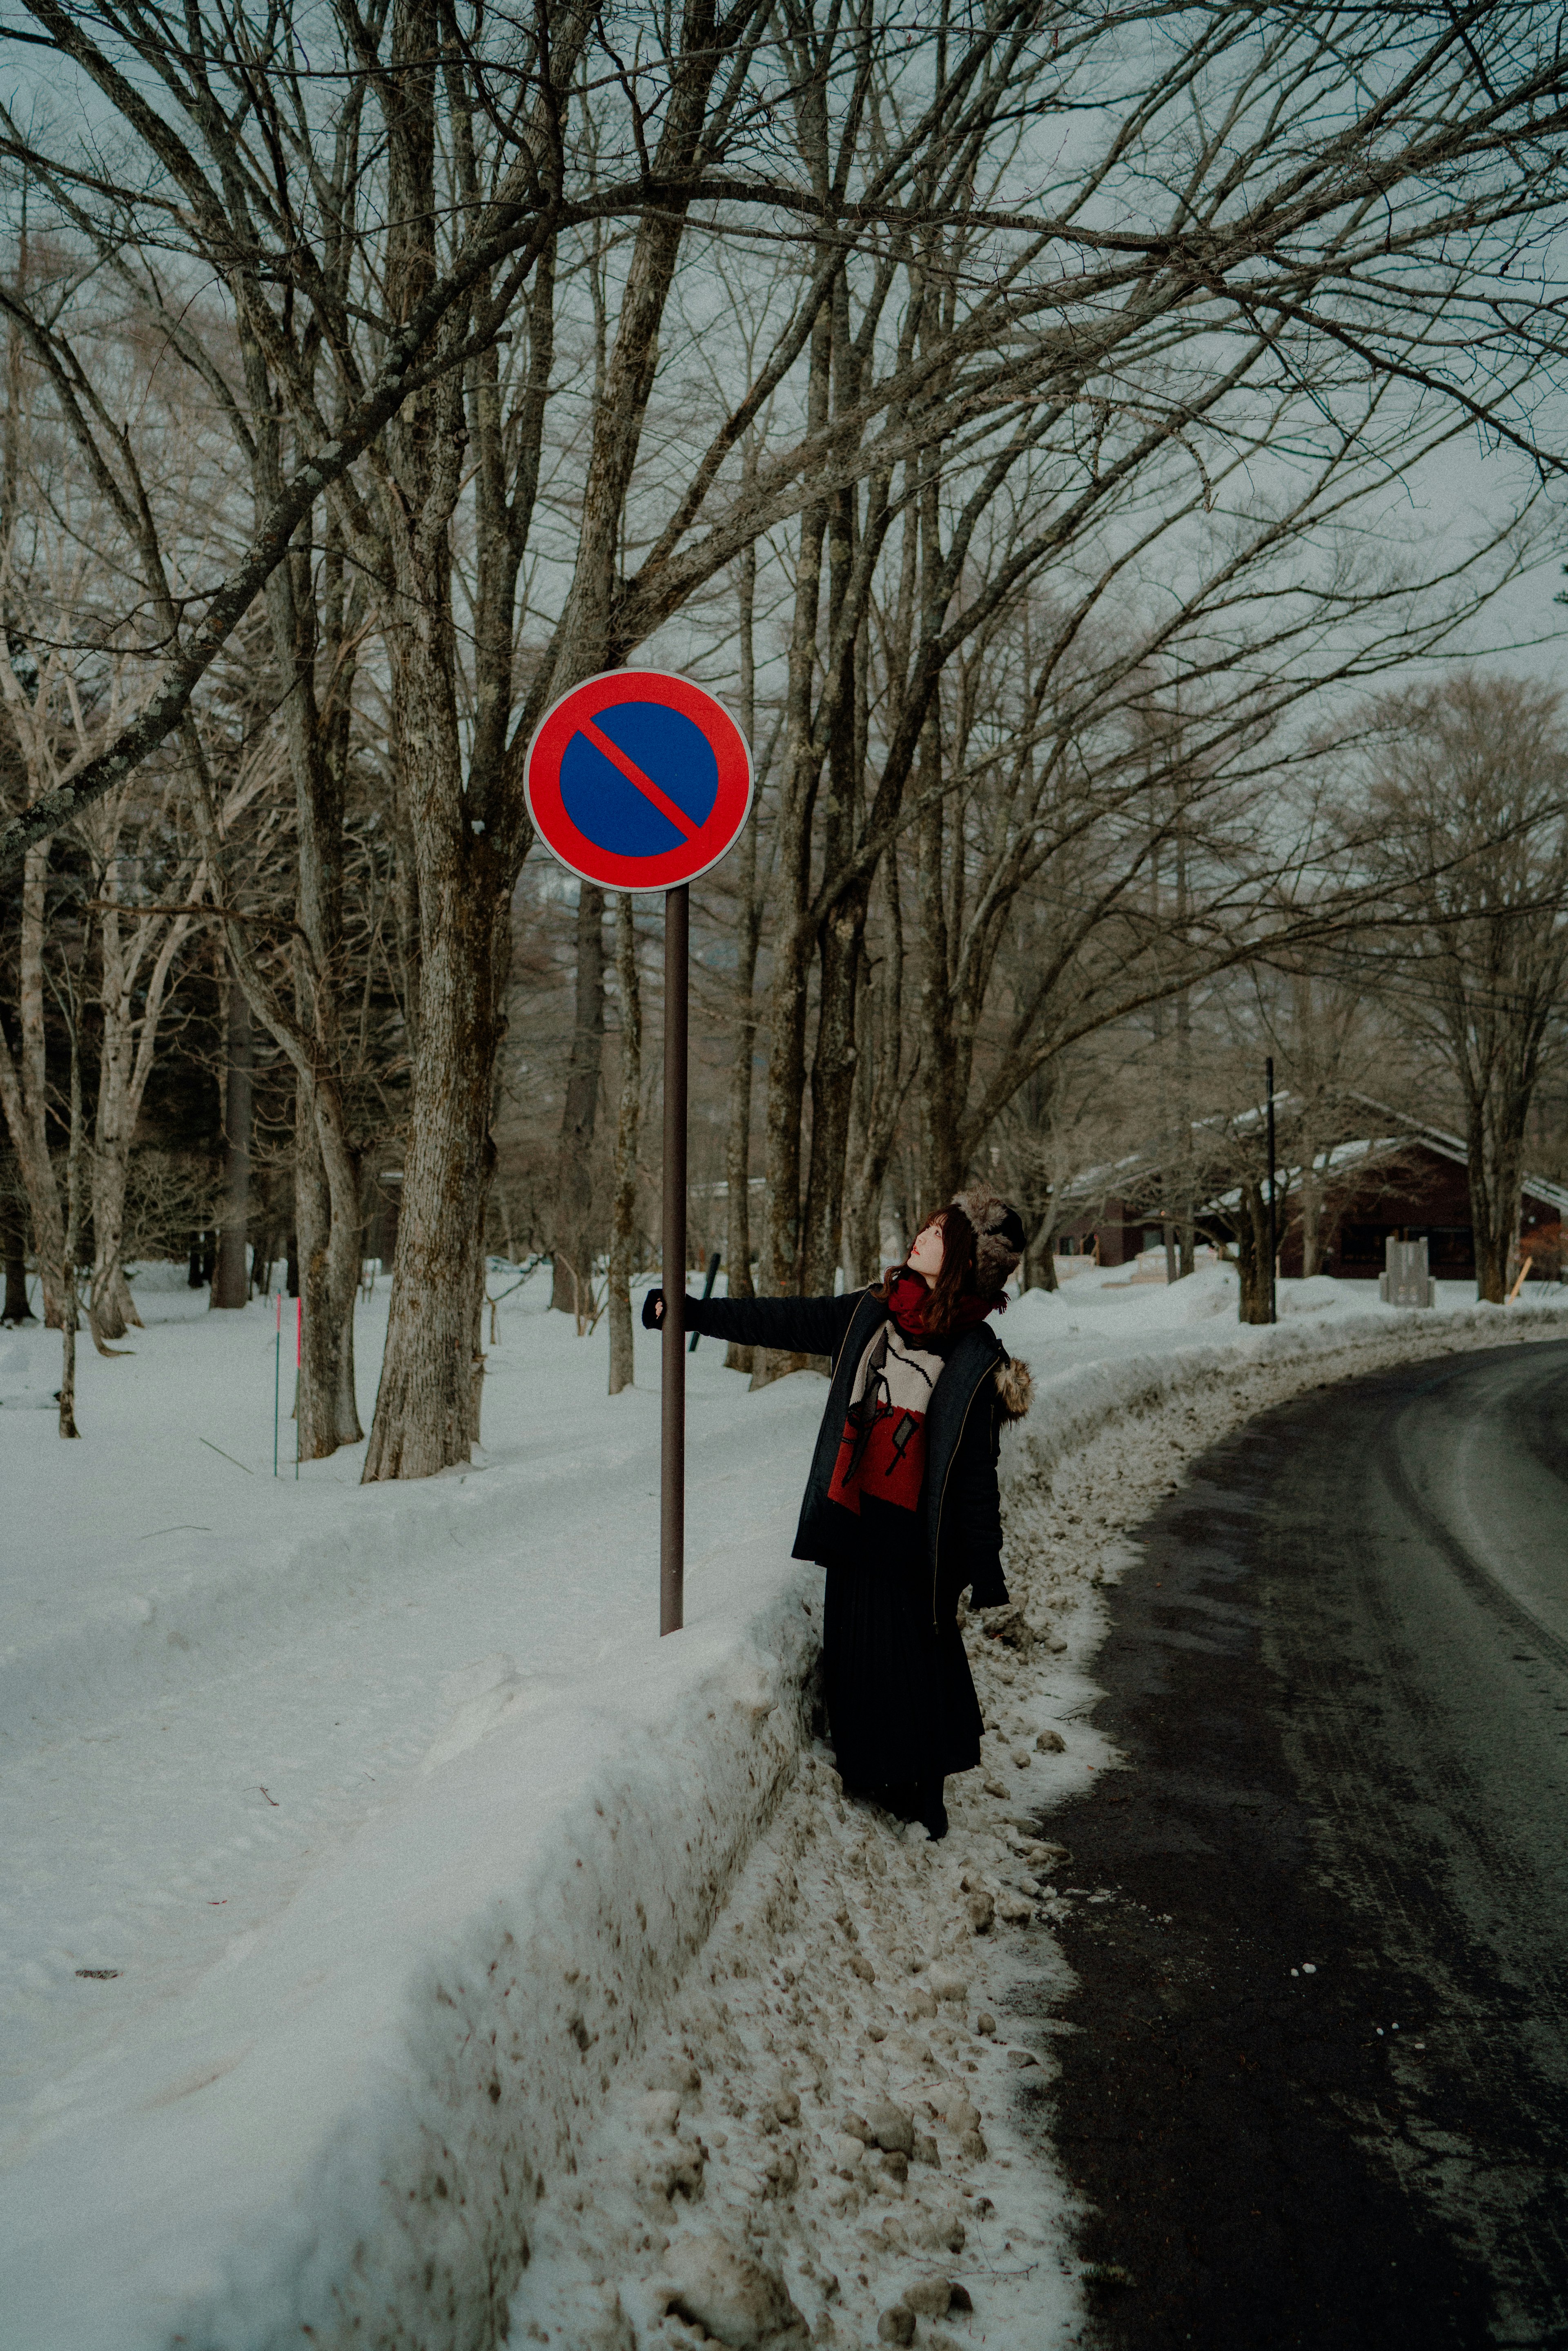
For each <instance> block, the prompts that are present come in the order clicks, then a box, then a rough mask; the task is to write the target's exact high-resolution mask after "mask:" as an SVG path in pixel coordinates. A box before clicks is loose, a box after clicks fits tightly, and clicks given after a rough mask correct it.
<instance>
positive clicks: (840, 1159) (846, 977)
mask: <svg viewBox="0 0 1568 2351" xmlns="http://www.w3.org/2000/svg"><path fill="white" fill-rule="evenodd" d="M864 954H865V893H864V892H863V891H859V890H857V891H854V892H852V893H850V895H849V896H847V897H846V898H844V899H842V900H841V902H840V903H839V904H838V905H837V906H835V908H834V909H833V912H832V913H831V914H830V916H829V917H828V920H827V922H826V923H825V924H824V925H822V940H821V977H820V981H819V991H818V1008H817V1046H816V1050H815V1052H814V1053H813V1054H812V1056H811V1148H810V1157H809V1159H808V1162H807V1175H806V1206H805V1213H804V1217H803V1240H804V1247H803V1249H802V1252H801V1255H802V1258H803V1259H804V1265H803V1270H802V1278H801V1289H802V1290H803V1292H804V1294H805V1295H806V1296H807V1297H821V1296H822V1295H824V1294H825V1293H826V1292H827V1291H829V1290H831V1289H832V1287H833V1280H834V1277H835V1275H836V1274H837V1272H838V1270H839V1265H840V1260H841V1255H842V1249H843V1202H844V1166H845V1160H846V1157H847V1155H848V1150H849V1139H850V1113H851V1110H852V1103H853V1098H854V1083H855V1058H856V1053H857V1050H858V1049H857V1046H856V1042H855V1002H856V995H857V991H858V986H859V980H860V972H861V965H862V961H863V960H864Z"/></svg>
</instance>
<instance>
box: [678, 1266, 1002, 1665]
mask: <svg viewBox="0 0 1568 2351" xmlns="http://www.w3.org/2000/svg"><path fill="white" fill-rule="evenodd" d="M684 1308H685V1329H686V1330H688V1331H700V1332H703V1333H704V1334H705V1335H706V1336H711V1337H713V1338H715V1339H726V1340H732V1341H734V1343H736V1344H737V1346H742V1347H774V1348H778V1349H779V1350H781V1351H782V1352H784V1353H789V1354H801V1355H826V1356H828V1357H829V1358H830V1360H831V1364H832V1381H831V1386H830V1387H829V1390H828V1401H827V1405H826V1407H825V1409H824V1411H823V1414H822V1425H821V1429H820V1430H819V1431H818V1434H817V1444H816V1449H815V1451H814V1453H813V1454H812V1457H811V1470H810V1477H809V1478H808V1479H807V1480H806V1493H805V1499H804V1500H803V1501H802V1503H801V1505H800V1526H799V1527H798V1528H797V1530H796V1534H795V1544H794V1556H795V1558H797V1559H810V1560H817V1561H820V1562H822V1563H823V1564H824V1565H826V1564H829V1563H831V1560H832V1556H833V1550H834V1543H833V1537H834V1532H835V1529H834V1525H833V1521H834V1520H836V1519H839V1518H841V1516H842V1515H843V1514H842V1513H841V1511H840V1510H838V1508H837V1506H836V1505H835V1504H834V1503H831V1502H830V1501H829V1499H828V1487H829V1483H830V1481H831V1478H832V1474H833V1464H834V1462H835V1461H836V1460H837V1458H838V1453H839V1442H840V1439H841V1437H842V1436H843V1433H844V1419H845V1416H846V1415H847V1413H848V1411H849V1408H850V1394H851V1390H852V1387H853V1384H854V1376H855V1367H856V1365H857V1364H859V1362H860V1359H861V1356H862V1353H864V1351H865V1348H866V1346H867V1344H868V1343H869V1342H870V1340H871V1338H872V1336H873V1332H875V1331H876V1329H877V1326H878V1325H879V1323H882V1322H885V1321H886V1320H887V1305H886V1301H884V1300H883V1299H880V1298H876V1297H873V1294H872V1293H871V1291H870V1290H851V1291H848V1292H847V1293H846V1294H845V1295H844V1296H842V1297H841V1298H709V1299H701V1298H692V1297H687V1298H685V1301H684ZM1030 1393H1031V1383H1030V1375H1029V1366H1028V1365H1027V1364H1022V1363H1015V1362H1014V1360H1013V1358H1012V1357H1011V1356H1010V1355H1009V1353H1008V1351H1007V1349H1006V1348H1005V1347H1004V1346H1003V1345H1002V1343H1001V1341H1000V1340H999V1339H998V1336H997V1334H996V1332H995V1331H994V1330H993V1329H992V1328H991V1325H990V1324H989V1322H979V1323H976V1324H974V1325H973V1326H972V1327H971V1328H970V1329H969V1330H967V1331H966V1332H963V1333H962V1334H961V1335H960V1336H959V1337H958V1338H957V1339H956V1340H955V1341H954V1342H953V1343H952V1344H951V1345H950V1346H949V1347H948V1349H947V1352H946V1363H945V1364H944V1365H943V1369H942V1374H941V1376H940V1378H939V1379H938V1380H937V1383H936V1387H935V1389H934V1390H933V1392H932V1397H931V1405H930V1409H929V1410H928V1411H927V1413H926V1416H925V1483H924V1485H923V1486H922V1488H921V1494H920V1510H919V1520H920V1548H921V1556H922V1561H923V1563H924V1566H925V1573H926V1574H927V1576H928V1577H929V1580H930V1583H929V1588H930V1595H931V1622H932V1625H933V1627H934V1628H935V1627H939V1626H940V1625H942V1623H943V1622H944V1621H948V1622H950V1621H951V1619H952V1616H953V1613H954V1610H955V1608H956V1604H957V1599H958V1594H959V1593H960V1592H962V1590H963V1589H964V1587H965V1585H966V1584H968V1583H973V1584H974V1585H975V1586H976V1587H977V1589H980V1590H984V1589H986V1588H987V1587H988V1586H991V1585H993V1584H995V1583H999V1581H1000V1574H1001V1549H1002V1514H1001V1498H1000V1495H999V1494H998V1488H997V1457H998V1451H999V1449H1000V1445H1001V1428H1002V1423H1003V1422H1004V1421H1007V1420H1019V1419H1021V1418H1022V1416H1023V1415H1024V1414H1025V1413H1026V1412H1027V1411H1028V1410H1029V1405H1030Z"/></svg>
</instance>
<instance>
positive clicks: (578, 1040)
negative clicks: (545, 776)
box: [549, 882, 604, 1314]
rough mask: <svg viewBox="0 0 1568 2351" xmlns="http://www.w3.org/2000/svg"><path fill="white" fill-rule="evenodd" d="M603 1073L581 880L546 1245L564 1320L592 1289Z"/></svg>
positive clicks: (553, 1297) (594, 909)
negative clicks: (595, 1141) (595, 1167)
mask: <svg viewBox="0 0 1568 2351" xmlns="http://www.w3.org/2000/svg"><path fill="white" fill-rule="evenodd" d="M603 1074H604V893H603V891H602V890H596V889H595V888H594V887H593V885H592V883H589V882H582V883H579V884H578V893H577V981H576V991H575V998H574V1004H573V1019H572V1029H571V1055H570V1061H569V1062H568V1064H567V1078H566V1100H565V1102H564V1103H563V1104H562V1107H561V1115H560V1147H559V1153H558V1155H557V1158H556V1190H555V1233H554V1238H553V1240H552V1243H551V1248H552V1251H553V1255H554V1264H553V1267H552V1270H551V1280H550V1301H549V1302H550V1305H551V1306H552V1308H555V1309H557V1310H558V1311H559V1312H561V1313H563V1314H572V1313H581V1312H584V1311H588V1306H589V1296H590V1292H591V1289H592V1286H593V1259H594V1239H595V1231H594V1221H593V1137H594V1130H595V1128H596V1126H597V1124H598V1121H599V1089H600V1085H601V1081H602V1078H603ZM574 1272H575V1274H576V1276H577V1280H576V1281H575V1282H574V1281H573V1280H572V1274H573V1273H574Z"/></svg>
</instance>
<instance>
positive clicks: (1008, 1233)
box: [953, 1184, 1027, 1298]
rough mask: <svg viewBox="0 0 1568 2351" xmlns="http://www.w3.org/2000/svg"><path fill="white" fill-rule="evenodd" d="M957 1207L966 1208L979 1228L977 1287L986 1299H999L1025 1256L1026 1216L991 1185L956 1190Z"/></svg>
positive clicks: (976, 1228) (973, 1223) (969, 1216)
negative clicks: (1022, 1215)
mask: <svg viewBox="0 0 1568 2351" xmlns="http://www.w3.org/2000/svg"><path fill="white" fill-rule="evenodd" d="M953 1206H954V1207H956V1208H962V1210H963V1212H964V1214H965V1215H966V1216H967V1217H968V1219H969V1222H970V1223H971V1224H972V1225H973V1226H974V1228H975V1287H976V1289H977V1290H978V1291H979V1293H980V1296H981V1297H982V1298H995V1297H996V1296H997V1295H998V1293H999V1291H1000V1290H1002V1289H1003V1288H1004V1287H1005V1285H1006V1283H1007V1280H1008V1277H1009V1274H1013V1273H1016V1272H1017V1270H1018V1268H1019V1262H1020V1260H1021V1259H1022V1257H1023V1252H1024V1242H1025V1239H1026V1238H1027V1236H1026V1234H1025V1232H1024V1228H1023V1218H1022V1217H1020V1216H1019V1212H1018V1210H1017V1209H1016V1208H1013V1207H1009V1205H1008V1203H1007V1201H1006V1200H1004V1199H1003V1198H1002V1196H1001V1194H1000V1193H999V1192H993V1191H992V1189H991V1187H990V1186H989V1185H988V1184H972V1185H971V1186H970V1187H969V1189H968V1190H967V1192H957V1193H955V1195H954V1197H953Z"/></svg>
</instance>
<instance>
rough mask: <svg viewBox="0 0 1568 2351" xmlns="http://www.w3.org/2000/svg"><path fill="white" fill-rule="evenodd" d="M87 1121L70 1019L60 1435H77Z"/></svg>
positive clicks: (73, 1023)
mask: <svg viewBox="0 0 1568 2351" xmlns="http://www.w3.org/2000/svg"><path fill="white" fill-rule="evenodd" d="M86 1140H87V1135H86V1124H85V1122H84V1120H83V1118H82V1104H81V1040H80V1037H79V1035H78V1029H77V1023H76V1020H75V1019H74V1017H73V1019H72V1020H71V1074H70V1139H69V1142H68V1145H67V1150H66V1222H65V1235H64V1238H65V1248H64V1251H63V1254H62V1259H61V1264H60V1268H59V1280H60V1293H61V1307H62V1311H61V1314H60V1419H59V1430H60V1435H61V1436H62V1437H79V1436H80V1435H81V1431H80V1429H79V1428H78V1426H77V1257H78V1251H79V1249H80V1247H81V1195H82V1161H83V1158H84V1156H85V1144H86Z"/></svg>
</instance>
